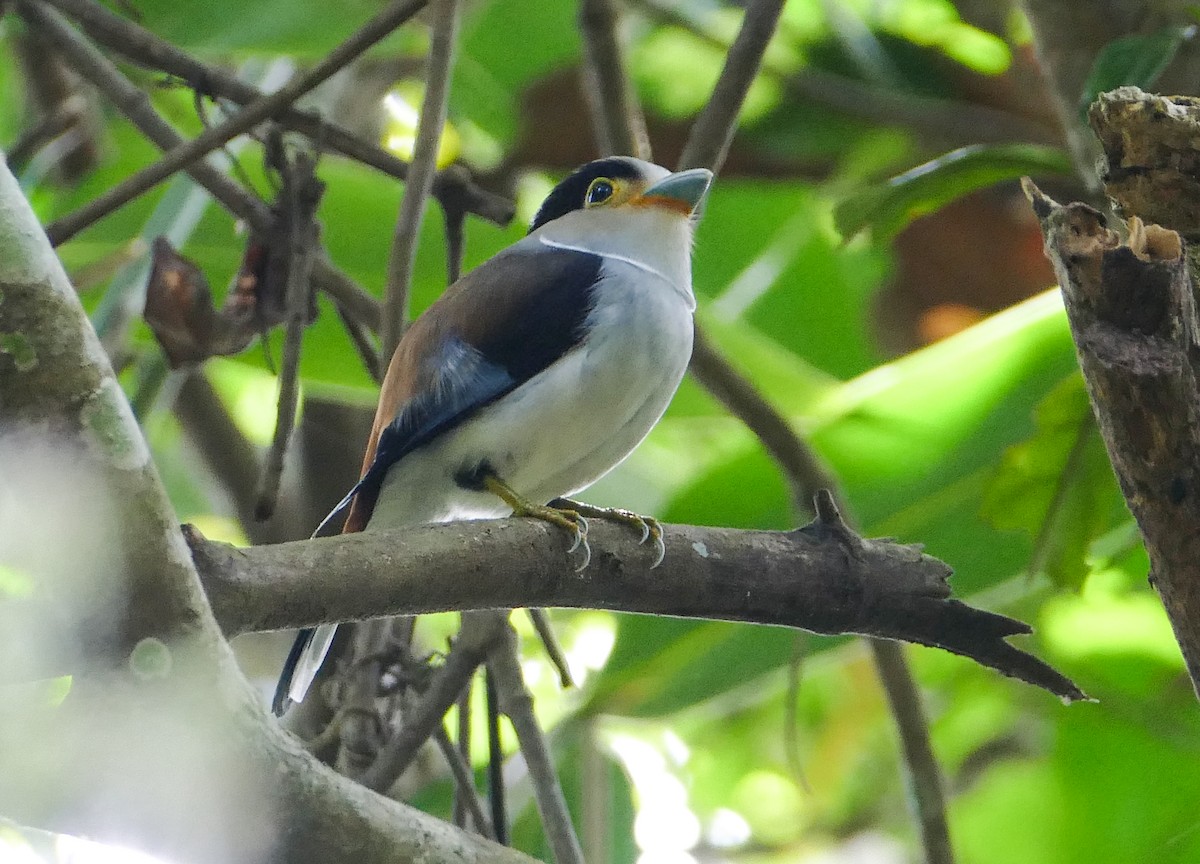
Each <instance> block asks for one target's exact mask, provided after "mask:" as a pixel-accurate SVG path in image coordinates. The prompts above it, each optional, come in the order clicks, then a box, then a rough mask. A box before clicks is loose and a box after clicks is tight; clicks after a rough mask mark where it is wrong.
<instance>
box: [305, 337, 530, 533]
mask: <svg viewBox="0 0 1200 864" xmlns="http://www.w3.org/2000/svg"><path fill="white" fill-rule="evenodd" d="M425 363H426V369H425V370H424V372H425V374H426V376H427V377H426V380H427V381H428V385H427V386H426V387H425V389H424V390H422V392H421V393H420V394H419V395H417V396H416V397H414V398H413V399H410V400H409V401H408V402H407V403H406V404H405V405H404V407H403V408H402V409H401V410H400V412H399V413H398V414H397V415H396V418H395V419H394V420H392V422H391V423H389V424H388V425H387V426H386V427H385V428H384V430H383V432H381V433H380V435H379V445H378V447H377V448H376V450H375V459H374V461H372V462H371V467H370V468H368V469H367V471H366V473H365V474H363V476H362V479H361V480H359V481H358V483H357V484H355V486H354V488H353V489H351V490H350V492H349V493H348V494H347V495H346V497H345V498H343V499H342V501H341V503H340V504H338V506H337V508H335V509H334V511H333V512H332V513H330V515H329V516H327V517H325V521H324V522H322V527H323V526H324V525H325V524H326V523H328V521H329V520H330V519H331V518H332V517H333V516H335V515H336V514H337V513H339V512H340V511H342V510H344V509H346V508H347V507H348V506H349V505H350V503H351V502H352V501H353V500H354V499H355V497H356V496H358V497H360V498H361V500H362V506H365V507H366V508H367V512H368V513H369V512H370V511H371V510H372V509H373V508H374V506H375V499H376V498H377V497H378V495H379V489H380V487H382V486H383V478H384V477H385V476H386V475H387V471H388V468H390V467H391V466H392V465H394V464H395V463H396V462H398V461H399V460H401V459H403V458H404V457H405V456H407V455H408V454H409V453H411V452H412V451H413V450H416V449H417V448H418V447H421V446H422V445H424V444H428V443H429V442H430V441H432V440H433V439H434V438H436V437H437V436H438V435H440V434H441V433H442V432H444V431H445V430H446V429H448V428H450V427H452V426H455V425H457V424H458V423H459V422H460V421H461V420H462V419H463V417H464V416H465V415H467V414H471V413H473V412H475V411H478V410H479V409H480V408H483V407H485V406H487V405H489V404H491V403H492V402H494V401H496V400H497V399H499V398H500V397H501V396H503V395H505V394H506V393H509V392H510V391H512V390H513V388H515V387H516V386H517V385H518V384H519V383H520V382H519V381H518V380H517V379H515V378H514V377H513V376H512V375H511V374H510V373H509V371H508V370H507V369H505V368H504V367H503V366H499V365H497V364H495V363H492V362H491V361H489V360H488V359H487V358H486V357H484V356H483V354H481V353H480V352H479V351H477V350H476V349H475V348H473V347H471V346H470V345H468V344H467V343H466V342H464V341H462V340H461V339H459V338H458V337H457V336H450V337H449V338H447V339H446V340H445V341H443V342H442V344H441V345H440V346H439V349H438V350H437V351H435V352H433V353H432V354H431V355H430V356H429V357H428V358H426V360H425ZM317 530H318V531H320V529H319V528H318V529H317Z"/></svg>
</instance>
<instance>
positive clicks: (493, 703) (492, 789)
mask: <svg viewBox="0 0 1200 864" xmlns="http://www.w3.org/2000/svg"><path fill="white" fill-rule="evenodd" d="M483 686H484V691H483V692H484V697H485V699H486V701H487V718H488V723H487V733H488V767H487V775H488V799H489V800H488V803H489V804H490V805H491V808H492V830H493V831H495V833H496V842H497V843H499V844H500V845H501V846H507V845H508V807H507V804H506V802H505V798H504V748H503V747H502V746H501V744H500V698H499V696H498V695H497V694H496V676H495V675H493V674H492V672H491V670H490V669H489V670H487V671H486V674H485V675H484V676H483Z"/></svg>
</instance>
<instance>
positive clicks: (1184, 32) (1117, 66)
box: [1079, 24, 1196, 117]
mask: <svg viewBox="0 0 1200 864" xmlns="http://www.w3.org/2000/svg"><path fill="white" fill-rule="evenodd" d="M1195 34H1196V25H1194V24H1187V25H1184V24H1172V25H1170V26H1167V27H1163V28H1162V29H1160V30H1155V31H1154V32H1153V33H1132V34H1130V35H1128V36H1121V37H1119V38H1117V39H1114V40H1112V41H1111V42H1109V43H1108V44H1107V45H1105V46H1104V48H1103V49H1101V51H1100V53H1099V54H1098V55H1097V56H1096V62H1095V63H1093V64H1092V71H1091V72H1089V73H1088V77H1087V81H1086V82H1085V83H1084V85H1083V93H1082V94H1081V95H1080V99H1079V113H1080V115H1081V116H1084V117H1086V116H1087V110H1088V106H1089V105H1091V104H1092V102H1094V101H1095V100H1096V97H1097V96H1099V95H1100V94H1101V93H1104V92H1105V91H1107V90H1112V89H1114V88H1116V87H1121V86H1124V85H1130V86H1133V87H1141V88H1143V89H1145V90H1148V89H1150V88H1151V87H1153V86H1154V82H1155V81H1157V80H1158V76H1160V75H1162V73H1163V70H1164V69H1166V68H1167V66H1169V65H1170V64H1171V61H1172V60H1174V59H1175V55H1176V53H1178V51H1179V47H1180V46H1181V45H1182V44H1183V43H1184V41H1185V40H1188V39H1191V38H1192V37H1193V36H1195Z"/></svg>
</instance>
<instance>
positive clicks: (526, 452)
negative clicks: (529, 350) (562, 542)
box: [370, 247, 694, 527]
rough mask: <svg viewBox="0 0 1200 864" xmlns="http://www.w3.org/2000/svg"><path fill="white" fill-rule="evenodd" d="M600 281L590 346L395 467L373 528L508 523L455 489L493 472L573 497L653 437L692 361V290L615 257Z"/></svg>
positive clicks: (485, 499)
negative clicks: (468, 473) (462, 480)
mask: <svg viewBox="0 0 1200 864" xmlns="http://www.w3.org/2000/svg"><path fill="white" fill-rule="evenodd" d="M685 248H686V247H685ZM677 272H678V271H676V273H677ZM672 275H676V274H675V273H673V274H672ZM601 276H602V280H601V282H600V283H599V284H598V285H597V288H596V292H595V295H594V296H595V303H594V305H593V308H592V310H591V312H590V314H589V317H588V321H587V328H588V337H587V338H586V339H585V340H584V342H583V343H582V344H581V345H580V346H579V347H578V348H576V349H575V350H573V351H572V352H570V353H569V354H568V355H566V356H564V357H563V358H561V359H560V360H559V361H557V362H556V363H554V364H553V365H552V366H550V367H549V368H548V369H546V370H545V371H543V372H542V373H540V374H539V375H537V376H535V377H533V378H531V379H530V380H529V381H527V382H525V383H524V384H522V385H521V386H520V387H518V388H517V389H516V390H514V391H513V392H512V393H511V394H509V395H508V396H506V397H505V398H503V399H501V400H500V401H498V402H497V403H496V404H495V405H492V406H490V407H488V408H485V409H484V410H482V411H481V412H479V414H478V415H476V416H475V417H474V418H472V419H471V420H469V421H467V422H466V423H464V424H462V425H461V426H460V427H458V428H457V429H455V430H453V431H451V432H448V433H447V434H445V435H444V436H442V437H441V438H439V439H438V440H436V441H434V442H432V443H431V444H430V445H428V446H426V447H423V448H421V449H420V450H418V451H415V452H413V453H411V454H409V455H408V456H406V457H405V458H404V459H402V460H401V461H400V462H399V463H397V464H396V465H395V466H393V468H392V469H391V470H390V471H389V472H388V476H387V478H386V480H385V481H384V485H383V488H382V490H381V492H380V496H379V503H378V504H377V505H376V508H375V513H374V515H373V516H372V518H371V522H370V525H371V527H380V526H395V525H412V524H419V523H423V522H433V521H442V520H445V519H472V518H474V519H479V518H490V517H496V516H503V515H505V514H506V513H508V508H507V507H506V506H505V505H504V504H503V503H502V502H500V501H499V500H497V499H496V498H495V497H494V496H492V495H490V494H487V493H478V492H472V491H468V490H464V489H462V488H460V487H459V486H458V485H457V484H456V483H455V481H454V473H455V472H456V471H459V470H462V469H469V468H470V467H471V466H473V465H476V464H478V463H480V462H484V461H486V462H487V463H488V464H490V465H491V466H492V467H493V468H494V469H495V470H496V472H497V473H498V474H499V475H500V477H501V478H502V479H503V480H504V481H505V482H506V483H508V484H509V485H510V486H512V487H513V488H514V489H515V490H517V492H519V493H521V494H522V495H524V496H526V497H528V498H529V499H531V500H533V501H536V502H539V503H543V502H546V501H549V500H551V499H553V498H557V497H559V496H564V495H572V494H574V493H577V492H579V491H580V490H582V489H584V488H586V487H587V486H589V485H591V484H592V483H594V482H595V481H596V480H598V479H599V478H600V477H602V476H603V475H604V474H606V473H607V472H608V471H610V470H611V469H612V468H613V467H615V466H616V465H617V464H618V463H619V462H620V461H621V460H623V459H624V458H625V457H626V456H628V455H629V453H630V452H632V450H633V449H634V447H636V446H637V445H638V443H639V442H641V440H642V439H643V438H645V437H646V435H647V433H649V431H650V430H651V429H652V428H653V426H654V424H655V423H657V422H658V420H659V418H660V417H661V416H662V414H663V412H664V411H665V410H666V408H667V405H668V403H669V402H670V401H671V397H672V396H673V395H674V393H675V390H676V388H677V387H678V386H679V382H680V380H681V379H682V378H683V374H684V372H685V370H686V368H687V363H688V359H689V358H690V356H691V350H692V308H693V307H694V300H693V299H692V295H691V290H690V279H689V280H688V283H687V284H684V285H682V286H680V285H678V284H672V283H671V282H670V281H668V280H667V279H665V278H664V277H663V276H661V275H659V276H655V275H652V274H651V273H649V272H647V270H646V268H645V267H643V266H639V264H638V263H637V262H629V261H622V260H618V259H613V258H607V257H606V259H605V261H604V264H603V266H602V270H601ZM684 276H685V278H686V276H687V274H686V271H685V273H684Z"/></svg>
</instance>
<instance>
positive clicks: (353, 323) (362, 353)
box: [333, 300, 383, 384]
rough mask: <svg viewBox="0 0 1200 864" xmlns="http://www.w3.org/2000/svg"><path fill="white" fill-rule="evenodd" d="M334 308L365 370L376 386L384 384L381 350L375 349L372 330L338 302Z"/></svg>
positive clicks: (334, 304)
mask: <svg viewBox="0 0 1200 864" xmlns="http://www.w3.org/2000/svg"><path fill="white" fill-rule="evenodd" d="M333 307H334V309H336V310H337V314H338V318H340V319H341V322H342V326H343V327H345V328H346V333H347V335H348V336H349V337H350V343H351V344H352V345H353V346H354V350H355V351H357V352H358V356H359V359H361V360H362V362H363V368H365V369H366V370H367V374H368V375H370V376H371V378H372V379H373V380H374V381H375V383H376V384H381V383H383V367H382V364H381V361H380V359H379V349H378V348H376V347H375V342H374V341H373V340H372V339H371V330H370V328H369V327H367V326H366V325H365V324H363V323H362V322H361V321H359V320H358V319H357V318H354V317H353V316H352V315H351V314H350V313H349V312H348V311H347V310H346V307H345V306H344V305H342V304H341V303H339V302H338V301H336V300H335V301H334V302H333Z"/></svg>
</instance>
